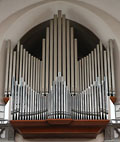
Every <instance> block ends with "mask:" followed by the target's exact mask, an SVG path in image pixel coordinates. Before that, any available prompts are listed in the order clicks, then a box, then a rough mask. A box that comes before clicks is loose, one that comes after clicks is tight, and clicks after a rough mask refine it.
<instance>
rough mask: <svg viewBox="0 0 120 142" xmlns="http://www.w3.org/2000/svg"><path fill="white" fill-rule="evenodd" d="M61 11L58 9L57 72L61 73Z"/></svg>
mask: <svg viewBox="0 0 120 142" xmlns="http://www.w3.org/2000/svg"><path fill="white" fill-rule="evenodd" d="M61 23H62V22H61V11H60V10H59V11H58V73H59V72H60V73H61V71H62V70H61V65H62V64H61V48H62V46H61V35H62V34H61Z"/></svg>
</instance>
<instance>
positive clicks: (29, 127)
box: [10, 119, 109, 139]
mask: <svg viewBox="0 0 120 142" xmlns="http://www.w3.org/2000/svg"><path fill="white" fill-rule="evenodd" d="M10 123H11V124H12V126H13V127H14V128H15V130H17V131H18V132H19V133H20V134H21V135H23V137H24V138H34V139H35V138H96V136H97V134H99V133H100V132H102V131H103V130H104V129H105V127H106V125H107V124H108V123H109V120H72V119H47V120H11V121H10Z"/></svg>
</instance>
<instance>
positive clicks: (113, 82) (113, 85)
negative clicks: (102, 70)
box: [109, 39, 115, 96]
mask: <svg viewBox="0 0 120 142" xmlns="http://www.w3.org/2000/svg"><path fill="white" fill-rule="evenodd" d="M109 48H110V62H111V76H112V95H113V96H115V73H114V60H113V41H112V40H111V39H110V40H109Z"/></svg>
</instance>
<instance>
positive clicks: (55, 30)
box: [54, 15, 58, 80]
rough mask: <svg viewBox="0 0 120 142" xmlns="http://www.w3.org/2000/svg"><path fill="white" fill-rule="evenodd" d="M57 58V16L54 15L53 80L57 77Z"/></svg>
mask: <svg viewBox="0 0 120 142" xmlns="http://www.w3.org/2000/svg"><path fill="white" fill-rule="evenodd" d="M57 56H58V48H57V15H54V80H55V79H56V76H57V71H58V68H57V62H58V60H57Z"/></svg>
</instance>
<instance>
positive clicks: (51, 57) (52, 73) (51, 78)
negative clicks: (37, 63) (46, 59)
mask: <svg viewBox="0 0 120 142" xmlns="http://www.w3.org/2000/svg"><path fill="white" fill-rule="evenodd" d="M53 49H54V48H53V20H50V83H49V84H50V85H49V90H50V88H51V86H52V82H53V75H54V69H53V67H54V66H53V65H54V64H53V61H54V56H53Z"/></svg>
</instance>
